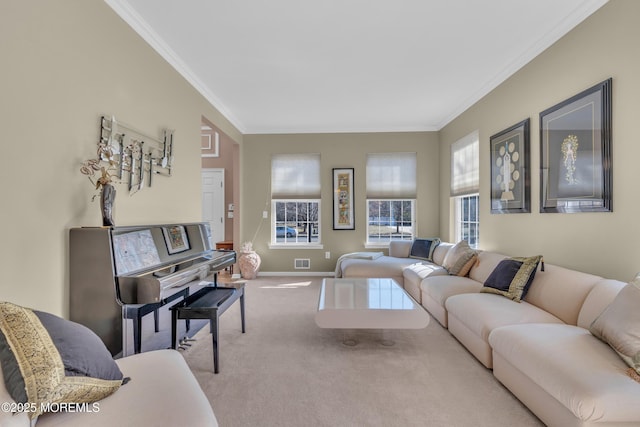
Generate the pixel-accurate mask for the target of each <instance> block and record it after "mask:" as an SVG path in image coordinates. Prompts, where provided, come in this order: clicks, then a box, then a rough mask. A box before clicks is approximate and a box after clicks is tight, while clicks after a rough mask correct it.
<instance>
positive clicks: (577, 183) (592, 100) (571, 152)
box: [540, 79, 612, 212]
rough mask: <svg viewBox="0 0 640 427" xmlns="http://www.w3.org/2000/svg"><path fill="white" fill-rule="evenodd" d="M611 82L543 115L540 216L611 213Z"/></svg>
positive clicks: (541, 122)
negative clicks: (564, 213) (562, 213)
mask: <svg viewBox="0 0 640 427" xmlns="http://www.w3.org/2000/svg"><path fill="white" fill-rule="evenodd" d="M611 168H612V166H611V79H608V80H605V81H603V82H601V83H598V84H597V85H595V86H593V87H591V88H589V89H586V90H584V91H583V92H580V93H579V94H577V95H575V96H573V97H571V98H569V99H567V100H565V101H563V102H561V103H559V104H557V105H554V106H553V107H551V108H548V109H547V110H545V111H543V112H541V113H540V186H541V192H540V212H611V211H612V205H611V201H612V197H611V190H612V184H611V177H612V171H611Z"/></svg>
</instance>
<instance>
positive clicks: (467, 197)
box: [451, 132, 480, 248]
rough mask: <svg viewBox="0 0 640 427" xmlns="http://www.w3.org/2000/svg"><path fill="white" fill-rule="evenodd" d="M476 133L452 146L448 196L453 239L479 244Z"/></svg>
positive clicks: (478, 166)
mask: <svg viewBox="0 0 640 427" xmlns="http://www.w3.org/2000/svg"><path fill="white" fill-rule="evenodd" d="M478 155H479V141H478V132H473V133H471V134H470V135H467V136H465V137H464V138H462V139H460V140H459V141H456V142H455V143H453V144H452V145H451V197H452V199H453V208H454V212H453V217H454V219H455V220H454V236H455V240H456V241H459V240H466V241H467V242H468V243H469V246H471V247H472V248H477V247H478V243H479V241H478V238H479V235H480V216H479V209H478V208H479V204H480V197H479V196H478V190H479V187H480V173H479V171H480V164H479V162H478V157H479V156H478Z"/></svg>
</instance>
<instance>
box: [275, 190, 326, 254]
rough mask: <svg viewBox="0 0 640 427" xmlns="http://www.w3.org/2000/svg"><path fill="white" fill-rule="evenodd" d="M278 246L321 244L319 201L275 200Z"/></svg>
mask: <svg viewBox="0 0 640 427" xmlns="http://www.w3.org/2000/svg"><path fill="white" fill-rule="evenodd" d="M272 211H273V212H274V215H273V218H275V232H274V234H275V236H274V237H275V239H274V240H273V243H276V244H291V243H294V244H296V243H319V242H320V222H319V215H318V212H319V211H320V202H318V201H317V200H274V201H273V206H272Z"/></svg>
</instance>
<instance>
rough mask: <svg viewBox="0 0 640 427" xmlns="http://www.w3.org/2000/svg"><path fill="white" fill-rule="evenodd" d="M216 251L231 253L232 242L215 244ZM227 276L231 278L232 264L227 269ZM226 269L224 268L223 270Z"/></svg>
mask: <svg viewBox="0 0 640 427" xmlns="http://www.w3.org/2000/svg"><path fill="white" fill-rule="evenodd" d="M216 250H223V251H232V250H233V240H223V241H222V242H216ZM228 268H229V275H230V276H233V264H231V265H230V266H229V267H228ZM226 269H227V267H225V270H226Z"/></svg>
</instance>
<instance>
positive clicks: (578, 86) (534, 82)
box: [440, 0, 640, 281]
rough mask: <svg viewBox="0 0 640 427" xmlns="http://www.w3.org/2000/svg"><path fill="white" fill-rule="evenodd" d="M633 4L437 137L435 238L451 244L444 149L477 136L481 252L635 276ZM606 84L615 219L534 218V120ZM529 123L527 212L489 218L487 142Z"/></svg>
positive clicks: (638, 36) (610, 8)
mask: <svg viewBox="0 0 640 427" xmlns="http://www.w3.org/2000/svg"><path fill="white" fill-rule="evenodd" d="M638 16H640V2H637V1H634V0H612V1H610V2H609V3H608V4H606V5H605V6H604V7H603V8H601V9H600V10H599V11H598V12H596V13H595V14H593V15H592V16H591V17H590V18H588V19H587V20H586V21H584V22H583V23H582V24H580V25H579V26H578V27H576V28H575V29H574V30H573V31H571V32H570V33H568V34H567V35H566V36H565V37H563V38H562V39H560V40H559V41H558V42H557V43H555V44H554V45H553V46H552V47H550V48H549V49H547V50H546V51H545V52H543V53H542V54H541V55H539V56H538V57H537V58H535V59H534V60H533V61H531V62H530V63H529V64H528V65H526V66H525V67H524V68H523V69H521V70H520V71H519V72H518V73H517V74H515V75H514V76H512V77H511V78H510V79H508V80H507V81H506V82H505V83H504V84H502V85H500V86H499V87H498V88H497V89H495V90H494V91H493V92H491V93H490V94H488V95H487V96H485V97H484V98H483V99H482V100H481V101H480V102H478V103H477V104H475V105H474V106H473V107H472V108H470V109H469V110H468V111H466V112H465V113H464V114H462V115H460V116H459V117H458V118H456V119H455V120H454V121H452V122H451V123H450V124H449V125H447V126H446V127H445V128H443V129H442V130H441V131H440V141H441V149H440V158H441V162H440V164H441V169H440V182H441V187H440V232H441V234H442V235H443V236H444V237H449V236H451V231H452V229H451V224H450V217H451V216H450V213H451V210H450V203H449V197H448V195H449V147H450V145H451V143H452V142H454V141H456V140H457V139H459V138H461V137H463V136H464V135H466V134H468V133H469V132H471V131H473V130H475V129H478V130H479V131H480V208H481V213H480V218H481V232H480V246H481V247H482V248H483V249H488V250H497V251H501V252H503V253H506V254H511V255H519V256H528V255H535V254H542V255H544V258H545V261H547V262H550V263H554V264H560V265H563V266H566V267H571V268H576V269H579V270H582V271H586V272H590V273H594V274H598V275H602V276H605V277H610V278H616V279H620V280H625V281H626V280H630V279H632V278H633V276H634V275H635V273H636V272H637V271H639V270H640V249H639V247H638V246H637V242H638V241H639V240H640V227H639V226H638V222H637V221H638V220H637V216H638V215H637V214H638V212H639V211H640V197H639V193H638V188H637V183H638V179H639V178H640V168H639V167H638V159H639V158H640V144H639V143H638V131H637V128H636V122H637V117H636V116H637V115H638V113H640V108H638V95H639V94H640V79H639V78H638V76H640V55H638V52H639V51H638V42H639V41H640V26H638V25H637V22H636V21H637V18H638ZM609 77H613V145H612V148H613V150H612V152H613V212H612V213H577V214H559V213H539V209H540V202H539V195H540V176H539V173H540V172H539V171H540V135H539V113H540V112H541V111H544V110H545V109H547V108H549V107H551V106H553V105H555V104H557V103H559V102H561V101H563V100H565V99H567V98H569V97H571V96H573V95H575V94H577V93H579V92H581V91H582V90H584V89H587V88H589V87H591V86H593V85H594V84H596V83H599V82H601V81H603V80H605V79H607V78H609ZM527 117H530V118H531V142H532V144H531V194H532V200H531V207H532V213H530V214H515V215H492V214H491V213H490V196H489V193H490V159H489V152H490V149H489V138H490V136H491V135H493V134H495V133H497V132H499V131H501V130H503V129H505V128H507V127H509V126H510V125H513V124H515V123H517V122H519V121H521V120H523V119H525V118H527Z"/></svg>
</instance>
